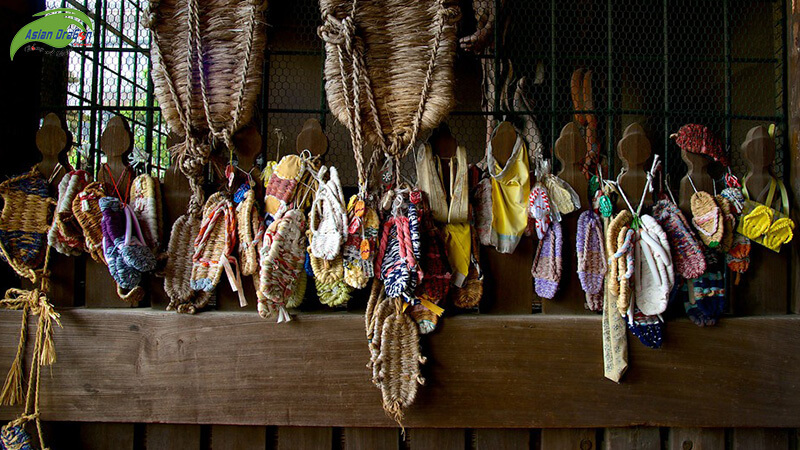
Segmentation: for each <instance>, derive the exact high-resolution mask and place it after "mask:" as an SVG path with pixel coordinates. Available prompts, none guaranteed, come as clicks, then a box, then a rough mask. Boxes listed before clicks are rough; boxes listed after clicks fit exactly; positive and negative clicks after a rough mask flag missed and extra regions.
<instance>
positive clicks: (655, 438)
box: [604, 427, 661, 450]
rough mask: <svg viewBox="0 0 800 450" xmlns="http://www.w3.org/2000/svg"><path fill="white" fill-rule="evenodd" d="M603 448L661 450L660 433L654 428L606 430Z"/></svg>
mask: <svg viewBox="0 0 800 450" xmlns="http://www.w3.org/2000/svg"><path fill="white" fill-rule="evenodd" d="M604 448H605V449H606V450H615V449H618V448H626V449H636V450H661V433H660V431H659V429H658V428H656V427H633V428H606V434H605V445H604Z"/></svg>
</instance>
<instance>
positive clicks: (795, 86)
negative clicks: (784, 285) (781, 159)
mask: <svg viewBox="0 0 800 450" xmlns="http://www.w3.org/2000/svg"><path fill="white" fill-rule="evenodd" d="M786 8H787V12H786V14H787V16H788V24H789V26H788V28H789V29H788V32H789V39H788V40H787V43H788V46H789V62H788V67H798V65H800V3H799V2H786ZM787 72H788V74H789V82H788V85H789V90H788V92H787V93H786V94H784V95H786V97H787V101H788V102H789V132H788V139H787V145H788V147H789V148H788V151H787V152H786V154H787V155H788V158H786V159H785V163H786V165H787V166H788V167H787V168H784V171H783V172H784V173H785V174H788V175H789V176H788V177H786V181H787V182H789V184H788V185H787V186H786V187H787V188H788V189H790V190H791V191H792V194H793V195H792V198H793V199H794V202H793V203H792V220H794V223H796V224H797V223H800V71H797V70H789V71H787ZM791 251H792V258H791V274H792V280H791V281H792V289H791V299H792V300H791V302H792V305H791V309H792V311H793V312H794V313H795V314H800V273H798V272H799V271H798V270H797V269H798V268H800V245H799V244H798V243H796V242H793V243H792V245H791Z"/></svg>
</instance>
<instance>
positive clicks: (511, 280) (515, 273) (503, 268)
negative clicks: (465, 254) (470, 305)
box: [480, 236, 536, 314]
mask: <svg viewBox="0 0 800 450" xmlns="http://www.w3.org/2000/svg"><path fill="white" fill-rule="evenodd" d="M535 249H536V247H535V243H534V242H533V239H532V238H530V237H525V236H523V237H522V240H521V241H520V242H519V245H517V249H516V250H515V251H514V253H512V254H510V255H509V254H502V253H500V252H498V251H497V250H495V249H494V247H482V251H483V252H482V253H481V268H482V269H483V270H484V271H485V272H484V273H485V275H484V277H483V299H482V300H481V304H480V309H481V311H482V312H485V313H488V314H530V313H531V312H532V311H533V298H534V296H535V295H536V294H534V292H533V277H532V276H531V266H532V265H533V253H534V251H535Z"/></svg>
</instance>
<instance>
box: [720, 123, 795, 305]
mask: <svg viewBox="0 0 800 450" xmlns="http://www.w3.org/2000/svg"><path fill="white" fill-rule="evenodd" d="M741 151H742V157H743V158H744V160H745V161H746V162H747V164H748V166H749V167H750V170H748V172H747V175H746V176H745V177H744V180H743V183H744V184H743V185H744V186H746V187H747V189H748V191H749V193H750V198H751V199H753V200H758V199H757V197H758V195H759V193H760V192H761V191H762V190H764V188H765V187H766V186H768V185H769V183H770V180H771V176H772V175H771V171H770V167H771V165H772V163H773V162H774V160H775V142H774V141H773V139H772V138H771V137H770V136H769V131H768V130H767V128H766V127H763V126H760V127H755V128H752V129H751V130H750V131H749V132H748V133H747V140H746V141H745V142H744V143H742V145H741ZM765 197H766V196H765ZM761 200H762V201H763V199H761ZM793 245H796V244H793ZM784 247H786V248H783V249H782V251H781V253H775V252H773V251H771V250H769V249H767V248H765V247H763V246H761V245H759V244H755V243H753V244H752V246H751V250H750V268H749V269H748V270H747V272H745V273H744V274H742V277H741V281H740V282H739V285H738V286H736V287H735V288H734V289H732V290H731V302H732V304H733V306H734V309H735V311H736V313H737V314H742V315H762V314H785V313H786V312H787V311H788V310H789V303H788V301H787V299H788V298H789V291H788V288H789V270H788V265H787V261H788V260H789V254H790V253H791V249H790V248H788V246H784Z"/></svg>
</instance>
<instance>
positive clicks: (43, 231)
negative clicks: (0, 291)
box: [0, 167, 55, 278]
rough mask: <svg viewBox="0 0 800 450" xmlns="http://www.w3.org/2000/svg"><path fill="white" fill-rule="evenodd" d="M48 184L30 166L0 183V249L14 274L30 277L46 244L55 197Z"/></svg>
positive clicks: (42, 257) (42, 255) (40, 261)
mask: <svg viewBox="0 0 800 450" xmlns="http://www.w3.org/2000/svg"><path fill="white" fill-rule="evenodd" d="M48 188H49V187H48V184H47V180H45V179H44V178H43V177H42V176H41V175H40V174H39V171H38V170H37V169H36V167H34V168H33V169H32V170H31V171H30V172H28V173H26V174H24V175H20V176H18V177H16V178H12V179H10V180H7V181H4V182H3V183H0V196H2V198H3V201H4V205H3V211H2V213H0V249H1V250H2V253H0V255H2V258H3V259H4V260H6V261H7V262H8V263H9V265H11V267H12V268H13V269H14V271H15V272H17V274H19V275H20V276H23V277H28V278H31V276H32V275H31V270H33V269H36V268H38V267H39V266H40V265H41V264H42V260H43V259H44V254H45V249H46V247H47V231H48V229H49V228H50V216H51V212H52V210H53V206H54V205H55V201H54V200H53V199H52V198H50V197H49V196H48Z"/></svg>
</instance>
